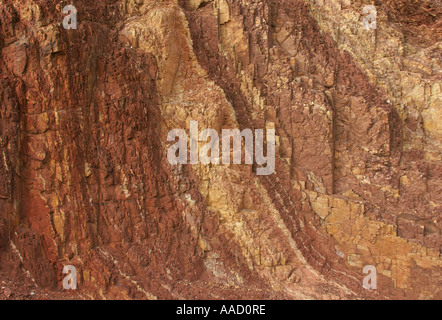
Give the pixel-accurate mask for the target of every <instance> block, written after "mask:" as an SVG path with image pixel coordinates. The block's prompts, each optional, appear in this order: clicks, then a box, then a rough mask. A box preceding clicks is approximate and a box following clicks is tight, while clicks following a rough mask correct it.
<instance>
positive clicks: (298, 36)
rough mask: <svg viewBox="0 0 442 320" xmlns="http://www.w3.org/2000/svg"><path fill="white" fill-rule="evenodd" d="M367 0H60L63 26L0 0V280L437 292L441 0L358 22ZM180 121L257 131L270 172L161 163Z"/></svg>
mask: <svg viewBox="0 0 442 320" xmlns="http://www.w3.org/2000/svg"><path fill="white" fill-rule="evenodd" d="M366 2H367V1H349V0H345V1H344V0H342V1H339V0H316V1H302V0H265V1H253V0H241V1H233V0H213V1H204V0H203V1H200V0H179V1H153V0H115V1H101V0H96V1H93V2H91V1H86V0H78V1H75V6H76V8H77V10H78V29H76V30H74V29H73V30H65V29H64V28H63V27H62V25H61V22H62V20H63V17H64V16H63V14H62V9H63V8H62V5H61V4H60V2H59V1H53V0H45V1H40V2H35V1H32V0H23V1H12V0H0V12H1V16H0V19H1V20H0V50H1V56H2V59H1V60H0V99H1V100H0V101H1V109H0V153H1V154H0V271H1V272H0V277H1V278H0V280H2V279H3V278H8V281H11V279H12V280H13V279H15V280H17V281H20V279H27V280H26V281H28V282H29V284H28V286H32V288H39V289H33V290H36V291H35V292H37V297H40V294H43V293H41V292H42V291H38V290H46V289H47V290H52V291H50V292H55V293H52V294H53V297H55V298H82V299H88V298H98V299H101V298H119V299H181V298H184V299H198V298H200V299H201V298H203V299H207V298H209V299H220V298H228V299H239V298H251V299H273V298H282V299H355V298H363V299H383V298H419V299H432V298H433V299H437V298H438V299H440V298H442V291H441V288H442V286H441V284H442V274H441V266H442V261H441V257H440V252H441V244H442V236H441V227H442V224H441V223H442V222H441V219H440V218H441V205H442V198H441V187H442V170H441V151H442V149H441V148H442V147H441V141H442V128H441V123H442V122H441V121H442V119H441V112H440V111H441V110H440V108H441V105H442V104H441V98H442V93H441V88H442V76H441V66H442V62H441V60H440V52H441V43H442V42H441V39H442V34H441V31H442V27H441V25H440V14H441V10H442V6H441V3H440V1H438V0H434V1H429V0H422V1H412V0H401V1H374V2H373V4H375V5H376V7H377V12H378V18H379V19H378V29H377V30H366V29H364V28H363V26H362V18H363V14H362V8H363V6H364V5H365V4H366ZM367 3H368V2H367ZM413 8H414V9H413ZM438 17H439V19H438ZM190 121H198V122H199V126H200V128H214V129H216V130H217V131H221V129H233V128H241V129H244V128H250V129H262V128H275V130H276V135H277V157H276V172H275V173H274V174H273V175H270V176H258V175H256V166H255V165H211V166H207V165H202V164H198V165H190V164H189V165H179V166H172V165H170V164H169V163H168V161H167V149H168V147H169V146H170V145H171V143H170V142H167V133H168V132H169V131H170V130H172V129H174V128H185V129H187V130H188V129H189V123H190ZM67 264H70V265H75V266H76V268H77V270H78V280H79V285H78V287H79V289H78V291H77V292H76V293H75V295H72V294H70V295H69V294H67V293H64V294H63V293H61V291H62V289H61V282H62V279H63V277H64V275H63V274H62V269H63V266H64V265H67ZM366 265H374V266H376V268H377V270H378V290H376V291H367V290H365V289H363V288H362V285H361V283H362V279H363V277H364V275H363V273H362V269H363V267H364V266H366ZM10 285H11V284H10V283H9V282H8V286H10ZM29 288H31V287H29ZM14 291H15V292H20V290H19V289H17V288H16V287H14ZM20 297H23V298H29V297H27V296H26V295H23V296H20ZM44 297H46V296H44ZM44 297H43V296H42V298H44ZM49 298H50V296H49Z"/></svg>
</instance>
